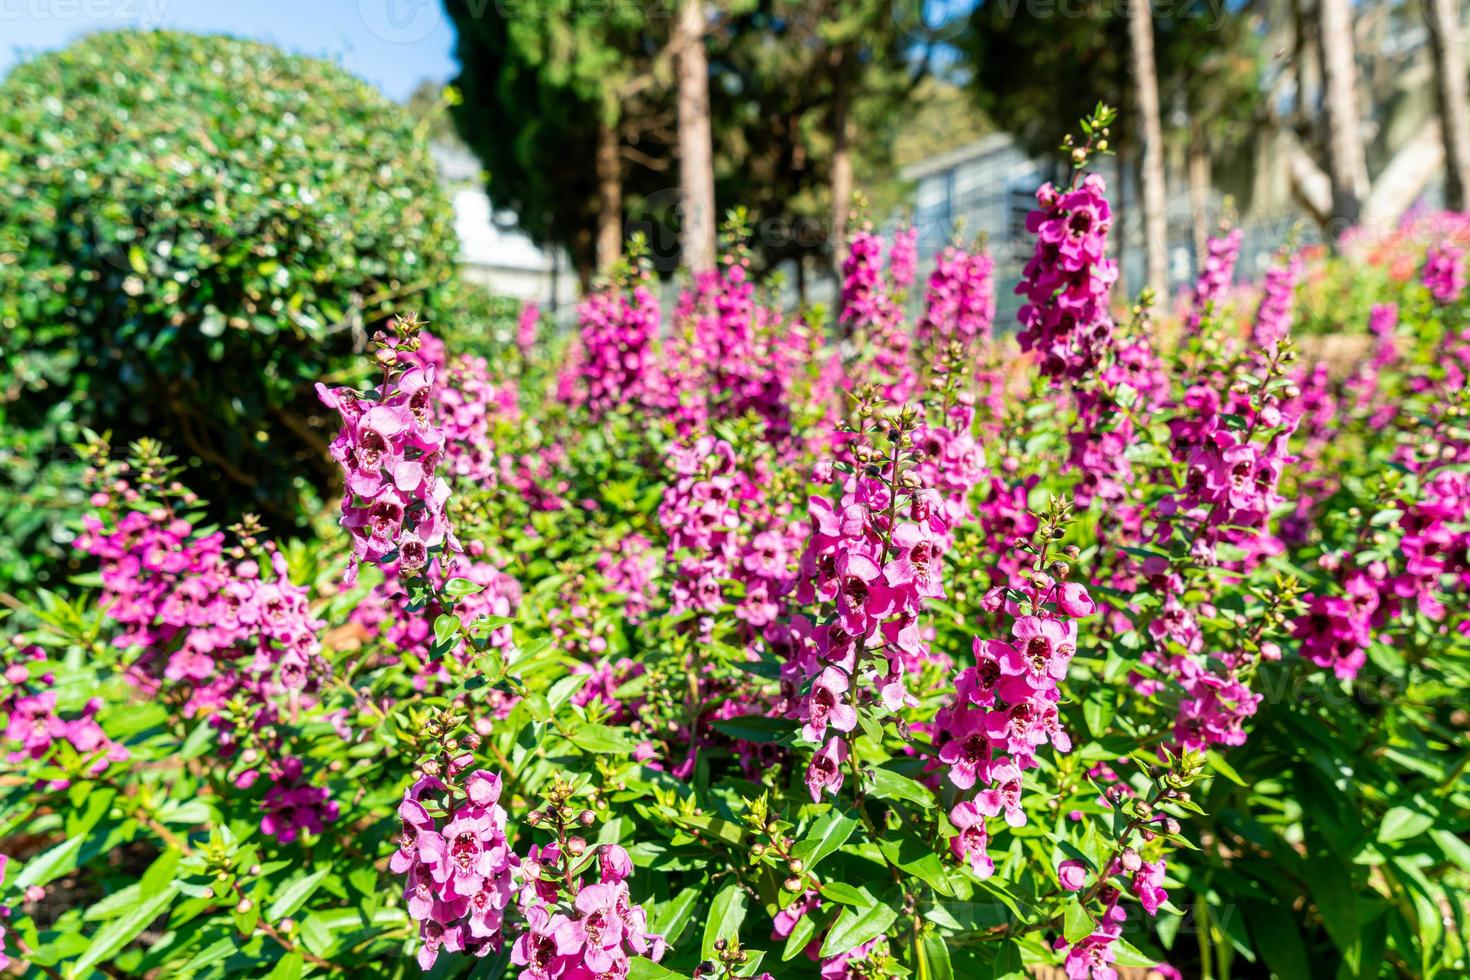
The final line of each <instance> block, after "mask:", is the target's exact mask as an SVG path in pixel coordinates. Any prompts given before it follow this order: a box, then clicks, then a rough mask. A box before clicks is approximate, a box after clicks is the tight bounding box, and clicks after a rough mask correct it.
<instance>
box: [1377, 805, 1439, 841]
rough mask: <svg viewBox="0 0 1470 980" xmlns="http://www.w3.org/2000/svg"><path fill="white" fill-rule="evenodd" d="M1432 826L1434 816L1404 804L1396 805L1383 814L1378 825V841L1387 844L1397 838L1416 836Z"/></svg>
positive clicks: (1406, 838)
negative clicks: (1381, 821) (1381, 820)
mask: <svg viewBox="0 0 1470 980" xmlns="http://www.w3.org/2000/svg"><path fill="white" fill-rule="evenodd" d="M1433 826H1434V817H1433V816H1431V815H1430V814H1428V813H1424V812H1423V811H1421V810H1415V809H1411V808H1409V807H1406V806H1396V807H1394V808H1393V809H1391V810H1389V811H1388V812H1387V813H1385V814H1384V815H1383V823H1381V824H1379V825H1378V842H1379V843H1380V844H1389V843H1392V842H1393V841H1397V840H1408V839H1409V838H1410V837H1418V836H1419V835H1420V834H1422V833H1424V831H1426V830H1428V829H1429V828H1430V827H1433Z"/></svg>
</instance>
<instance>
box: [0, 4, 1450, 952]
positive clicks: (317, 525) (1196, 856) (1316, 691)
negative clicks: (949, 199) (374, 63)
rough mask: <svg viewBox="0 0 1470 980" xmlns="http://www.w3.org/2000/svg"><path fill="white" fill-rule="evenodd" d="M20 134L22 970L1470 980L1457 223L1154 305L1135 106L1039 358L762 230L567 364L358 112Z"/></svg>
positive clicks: (883, 258) (1035, 339) (1031, 285)
mask: <svg viewBox="0 0 1470 980" xmlns="http://www.w3.org/2000/svg"><path fill="white" fill-rule="evenodd" d="M0 96H3V98H0V196H3V197H4V198H5V199H6V203H5V204H4V205H3V207H0V326H3V328H4V334H5V340H4V341H3V344H4V354H5V356H4V357H3V359H0V382H3V384H0V388H3V391H4V394H3V396H0V422H3V436H0V449H3V452H0V493H3V495H4V496H3V498H0V499H3V500H4V503H5V505H6V506H5V507H4V513H3V515H0V526H3V529H4V530H3V533H0V586H3V592H0V602H3V616H4V619H3V622H4V626H5V628H6V632H7V634H8V636H7V642H6V645H5V653H4V663H3V668H4V676H3V679H0V760H3V762H0V972H5V971H6V970H8V971H9V972H10V973H14V974H16V975H19V976H26V977H50V978H69V980H70V978H90V977H99V976H100V977H175V976H178V977H232V976H249V977H271V978H288V980H292V978H297V977H303V976H317V977H328V976H373V977H419V976H430V977H436V978H437V977H461V976H463V977H500V976H505V977H517V978H522V980H552V978H567V980H605V978H624V977H627V978H632V980H679V978H683V980H694V978H704V980H714V978H718V980H730V978H735V977H752V978H765V980H775V978H780V980H785V978H794V980H802V978H822V980H847V978H852V980H858V978H863V980H875V978H910V977H912V978H920V980H953V978H963V980H969V978H1002V977H1028V976H1029V977H1051V976H1065V977H1068V978H1069V980H1084V978H1096V980H1116V978H1119V977H1123V978H1143V977H1160V976H1162V977H1176V978H1178V977H1209V978H1224V977H1229V976H1237V977H1268V976H1276V977H1282V978H1308V977H1321V978H1336V977H1344V978H1346V977H1363V976H1368V977H1376V976H1391V977H1425V978H1427V977H1458V976H1465V975H1467V973H1470V957H1467V950H1466V939H1465V936H1466V918H1467V914H1470V905H1467V900H1466V896H1467V892H1470V779H1467V775H1466V770H1467V767H1470V739H1467V732H1470V713H1467V709H1466V705H1465V701H1464V694H1463V692H1464V691H1465V690H1466V689H1467V684H1470V604H1467V593H1470V393H1467V392H1470V386H1467V384H1466V377H1467V372H1470V294H1467V279H1466V276H1467V256H1470V217H1467V216H1466V215H1465V214H1463V213H1460V212H1454V211H1435V210H1420V211H1418V212H1415V213H1412V214H1410V215H1409V216H1408V217H1406V218H1404V219H1403V220H1402V221H1399V222H1396V223H1394V224H1393V226H1392V227H1391V228H1384V227H1381V226H1380V227H1376V228H1367V227H1364V228H1359V229H1350V230H1348V231H1346V232H1345V233H1344V234H1342V235H1341V236H1340V238H1339V239H1337V240H1336V241H1334V242H1331V243H1329V244H1330V246H1331V247H1328V246H1323V245H1308V244H1299V243H1298V242H1296V241H1293V240H1290V239H1288V241H1287V242H1286V243H1285V244H1284V245H1282V246H1281V247H1280V248H1279V249H1278V250H1276V252H1275V254H1274V257H1273V260H1272V262H1271V263H1270V266H1269V268H1268V269H1267V270H1266V271H1265V272H1264V274H1263V275H1261V276H1258V277H1257V276H1252V275H1250V274H1249V273H1248V272H1247V271H1246V270H1244V269H1238V268H1237V264H1238V263H1237V260H1238V255H1239V253H1240V250H1241V248H1242V232H1241V230H1240V229H1239V228H1238V227H1233V226H1232V225H1231V224H1230V223H1229V222H1221V223H1220V224H1219V225H1218V226H1217V227H1212V228H1210V229H1209V231H1210V234H1209V239H1208V249H1207V253H1206V254H1205V255H1204V256H1202V259H1201V261H1200V262H1199V268H1198V270H1197V272H1196V274H1195V275H1194V276H1193V277H1192V279H1193V284H1192V286H1189V287H1187V288H1185V289H1182V290H1179V291H1176V292H1172V293H1160V292H1158V291H1156V290H1154V289H1150V288H1144V289H1142V290H1141V291H1140V292H1137V293H1135V294H1132V295H1130V294H1128V293H1127V291H1126V290H1125V288H1124V286H1123V283H1122V281H1120V276H1119V268H1118V263H1117V260H1116V257H1115V253H1114V250H1115V248H1116V245H1117V234H1118V228H1117V227H1116V226H1115V222H1114V217H1115V216H1114V214H1113V211H1112V204H1113V202H1114V201H1115V200H1116V190H1115V188H1113V187H1112V186H1110V184H1109V183H1108V181H1107V179H1106V177H1105V175H1104V174H1105V171H1106V167H1107V163H1108V160H1109V154H1110V150H1111V148H1112V144H1113V143H1115V142H1116V141H1117V140H1118V139H1119V132H1118V125H1119V122H1118V119H1117V118H1116V114H1115V113H1114V111H1113V110H1111V109H1109V108H1107V107H1106V106H1103V105H1098V106H1097V108H1096V109H1094V110H1093V111H1092V112H1090V113H1088V114H1087V115H1086V116H1085V117H1084V118H1081V119H1077V120H1068V123H1067V125H1068V126H1069V128H1070V131H1071V134H1072V135H1071V137H1070V139H1069V141H1068V143H1067V144H1066V146H1065V147H1064V149H1063V150H1062V151H1061V152H1060V153H1059V154H1057V160H1058V161H1059V163H1058V166H1059V168H1060V169H1059V173H1060V177H1059V178H1058V179H1057V180H1056V181H1053V182H1046V183H1044V184H1042V185H1041V186H1039V187H1035V188H1032V190H1034V196H1033V197H1032V198H1031V200H1030V202H1029V208H1028V213H1027V214H1026V216H1025V222H1024V229H1025V232H1024V233H1025V236H1026V243H1027V246H1026V252H1025V255H1024V256H1023V257H1022V259H1021V261H1020V262H1019V263H1017V265H1018V266H1019V268H1018V270H1016V271H1018V272H1019V275H1020V285H1019V287H1017V290H1016V292H1017V296H1018V298H1019V302H1020V307H1019V311H1018V312H1017V313H1016V314H1015V316H1014V317H1009V316H1001V315H999V314H998V313H997V309H998V307H1007V308H1010V307H1012V306H1014V304H1011V303H1008V302H1005V300H1006V299H1007V297H1002V296H1000V295H999V293H1000V289H1001V283H1002V282H1004V281H1005V277H1006V276H1008V275H1010V274H1011V270H1007V269H1005V268H1003V267H1002V266H1003V265H1004V263H1007V262H1009V261H1010V258H1009V257H1007V256H1006V255H1004V254H1002V253H999V252H997V251H994V250H992V249H990V248H989V247H988V245H987V243H985V242H983V241H980V240H977V238H976V237H974V236H970V237H966V236H965V235H964V234H963V233H962V232H961V233H960V234H957V235H955V236H954V237H953V238H952V240H951V241H950V242H949V243H948V244H947V245H945V246H944V247H943V248H941V249H939V250H938V251H937V253H936V254H935V255H934V256H933V258H932V260H931V259H928V258H927V257H926V259H925V260H923V261H921V260H920V253H919V249H918V245H917V232H916V230H915V229H914V228H913V227H910V226H905V225H903V224H899V225H898V226H897V227H890V226H888V225H887V224H885V223H884V222H881V221H878V220H876V218H875V216H874V215H871V214H864V213H862V212H861V211H859V212H857V213H855V214H854V215H853V216H852V218H851V220H850V221H849V222H848V224H847V227H846V230H845V247H844V249H843V254H842V257H841V262H840V283H839V288H838V290H837V292H836V294H835V296H834V298H833V301H832V303H831V304H830V306H826V307H824V306H822V305H819V304H815V303H806V304H793V303H791V302H790V301H789V295H788V293H787V292H785V291H783V289H782V284H781V283H779V282H777V281H774V280H772V279H771V278H769V277H766V276H764V275H762V274H761V272H762V271H763V268H764V267H763V265H762V263H761V262H760V261H759V257H758V256H757V255H756V254H755V249H756V245H757V244H758V243H757V242H756V238H757V237H758V236H757V234H756V231H755V230H754V228H753V226H752V221H751V218H750V216H749V215H748V214H747V213H746V212H745V211H744V210H742V209H739V208H736V209H733V210H730V211H727V212H726V213H725V215H724V217H723V219H722V220H721V222H720V225H719V228H718V233H717V234H718V248H717V250H716V254H715V257H714V259H713V261H712V262H710V263H709V264H708V266H707V267H705V268H700V269H698V270H697V271H695V272H693V273H689V272H681V273H679V274H677V275H676V276H675V277H673V278H667V277H665V276H664V275H663V273H662V272H661V270H660V268H659V267H658V262H657V259H658V258H659V257H658V256H657V255H655V254H654V253H653V251H652V248H651V246H650V243H649V242H648V241H647V240H646V239H645V238H643V237H641V236H638V235H634V236H632V238H631V239H629V240H628V241H627V242H626V244H625V245H624V246H623V247H622V248H621V249H620V257H619V258H618V259H617V260H616V261H615V262H612V263H610V264H609V265H608V266H607V268H606V270H605V272H604V273H599V274H598V275H596V276H595V277H593V278H592V279H591V281H590V283H589V288H588V289H587V290H586V291H585V294H584V295H583V296H582V297H581V299H580V300H579V302H578V303H577V305H576V309H575V316H574V319H573V322H572V323H571V324H570V327H569V328H568V329H561V328H559V327H558V325H557V323H556V322H555V320H554V318H552V317H551V316H549V315H548V314H546V313H544V312H543V311H542V310H540V309H538V308H537V306H535V305H534V304H524V305H522V304H517V303H511V302H508V301H504V300H498V299H495V298H492V297H490V296H487V295H485V294H484V293H483V292H482V291H479V290H477V289H476V288H474V287H472V286H470V285H469V284H467V283H466V282H464V281H463V280H461V279H460V277H459V276H458V275H457V273H456V268H455V260H454V255H455V249H456V247H457V246H456V244H455V242H454V241H453V234H454V231H453V225H454V218H453V212H452V211H451V209H450V207H449V203H448V201H447V199H446V196H445V194H444V191H443V190H442V189H441V187H440V186H439V185H438V183H437V181H436V178H435V174H434V171H433V164H432V161H431V160H430V158H429V154H428V150H427V148H426V144H425V141H424V133H423V126H422V125H420V124H418V123H416V121H415V120H414V119H413V118H412V117H411V116H409V115H408V114H407V113H406V112H405V111H404V110H403V109H402V108H401V107H398V106H395V105H392V104H390V103H388V102H387V101H386V100H385V99H384V98H383V97H382V96H381V95H380V94H378V93H377V92H376V91H374V90H373V89H372V88H371V87H370V86H368V85H366V84H365V83H362V82H360V81H358V80H356V79H354V78H352V77H351V76H350V75H349V74H348V73H346V72H343V71H341V70H339V69H337V68H335V67H334V66H331V65H327V64H324V63H322V62H317V61H314V60H311V59H306V58H300V57H296V56H293V55H285V54H282V53H281V52H279V51H277V50H275V49H273V48H270V47H268V46H265V45H261V44H256V43H254V42H249V41H241V40H233V39H228V38H222V37H198V36H194V35H188V34H180V33H174V32H152V33H134V32H116V33H109V34H98V35H94V36H92V37H90V38H87V39H85V40H83V41H81V42H78V43H76V44H74V45H72V46H70V47H68V48H66V49H64V50H62V51H60V52H56V53H51V54H45V55H41V56H38V57H36V58H35V59H33V60H31V61H28V62H26V63H24V64H22V65H20V66H19V67H17V68H16V69H15V70H14V71H13V72H12V73H11V74H10V75H9V76H8V77H7V78H6V79H5V80H4V81H3V83H0ZM493 186H494V185H493V183H492V187H493ZM665 279H667V282H672V283H673V284H674V285H673V287H666V282H665ZM671 297H672V298H671ZM7 964H8V965H7Z"/></svg>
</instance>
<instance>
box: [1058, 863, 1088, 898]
mask: <svg viewBox="0 0 1470 980" xmlns="http://www.w3.org/2000/svg"><path fill="white" fill-rule="evenodd" d="M1057 881H1058V882H1059V883H1060V884H1061V886H1062V887H1063V888H1065V889H1066V890H1067V891H1069V892H1076V891H1081V890H1082V886H1083V885H1085V884H1087V866H1086V865H1084V864H1083V863H1082V862H1081V861H1063V862H1062V863H1061V864H1059V865H1057Z"/></svg>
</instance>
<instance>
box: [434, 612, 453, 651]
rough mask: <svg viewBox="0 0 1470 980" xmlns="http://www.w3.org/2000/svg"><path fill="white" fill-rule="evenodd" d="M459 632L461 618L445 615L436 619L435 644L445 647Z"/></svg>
mask: <svg viewBox="0 0 1470 980" xmlns="http://www.w3.org/2000/svg"><path fill="white" fill-rule="evenodd" d="M458 632H459V617H458V616H455V615H452V614H450V613H443V614H441V615H440V616H438V617H436V618H435V619H434V642H435V643H436V644H437V645H439V646H444V645H445V644H446V643H448V642H449V641H450V640H452V639H453V638H454V635H455V634H456V633H458Z"/></svg>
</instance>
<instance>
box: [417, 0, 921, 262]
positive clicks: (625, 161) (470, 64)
mask: <svg viewBox="0 0 1470 980" xmlns="http://www.w3.org/2000/svg"><path fill="white" fill-rule="evenodd" d="M706 6H707V7H708V8H709V11H710V17H709V30H708V37H707V39H706V41H705V43H706V45H707V47H708V58H709V61H710V72H711V78H712V84H711V90H710V108H711V127H712V130H713V143H714V156H715V176H716V197H717V198H718V199H719V200H727V201H740V202H743V206H744V207H745V208H746V209H747V210H748V211H749V212H750V214H751V215H752V216H753V220H754V222H755V223H756V225H757V226H758V227H760V228H761V229H762V234H761V235H759V236H758V240H756V241H754V242H753V243H752V245H753V248H754V250H755V255H756V258H757V259H758V261H760V262H761V263H762V264H763V265H768V264H774V263H776V262H779V261H781V260H782V259H786V258H790V257H793V256H797V255H803V254H810V253H811V251H812V249H813V248H817V247H822V246H825V245H827V244H830V243H828V241H827V238H828V235H829V231H830V229H829V228H828V225H829V218H830V215H831V213H832V201H831V191H830V179H831V161H832V154H833V145H834V141H833V139H832V132H833V122H834V112H835V109H834V107H835V105H836V103H837V102H838V100H839V99H846V100H847V102H848V104H849V109H848V112H849V115H850V117H851V119H852V121H853V122H854V124H855V127H856V131H857V133H858V134H859V137H858V138H857V139H854V140H853V141H852V147H851V151H852V153H853V155H854V158H855V161H854V162H855V171H856V173H857V174H858V176H859V178H860V179H865V180H868V181H870V182H876V181H879V180H884V179H886V178H887V177H888V175H889V174H891V173H892V169H893V168H892V161H893V156H894V152H895V149H896V147H897V145H898V143H899V142H900V139H901V129H902V121H903V120H904V119H905V115H904V112H903V109H905V108H906V107H907V106H908V105H909V104H910V103H911V102H912V101H913V90H914V85H915V83H916V81H917V80H918V79H919V78H922V77H923V74H924V71H925V68H926V65H927V60H926V58H925V57H924V52H925V49H926V44H925V43H924V40H923V38H922V35H915V34H911V33H907V32H906V31H905V29H904V28H905V26H906V21H904V20H903V19H902V18H896V17H895V16H894V11H893V10H892V9H891V8H890V5H889V4H887V3H873V2H863V3H852V2H846V3H834V2H830V0H823V2H818V3H812V2H806V0H803V2H788V0H776V2H750V0H733V2H720V3H709V4H707V5H706ZM446 8H447V10H448V12H449V14H450V16H451V17H452V18H453V19H454V22H455V25H456V29H457V31H458V41H457V45H458V47H457V50H458V53H459V60H460V73H459V76H458V77H457V79H456V80H455V84H456V85H457V86H458V87H459V89H461V90H462V92H463V95H464V97H463V101H462V102H461V103H460V104H459V105H457V106H456V107H455V109H454V112H453V114H454V119H455V123H456V125H457V127H458V130H459V132H460V134H461V136H462V137H463V138H464V140H465V141H466V142H467V143H468V144H469V145H470V146H471V148H473V149H474V150H475V152H476V153H477V154H478V155H479V157H480V159H481V160H483V161H484V162H485V166H486V169H487V171H488V173H489V182H488V186H487V191H488V193H489V194H490V196H491V198H492V199H493V200H494V201H495V202H496V204H497V206H499V207H502V208H505V209H507V210H509V211H512V212H514V213H515V214H516V216H517V220H518V222H519V224H520V227H521V228H523V229H524V230H525V231H526V232H527V233H528V234H529V235H531V237H532V238H534V239H535V240H537V241H538V242H541V243H555V244H559V245H562V246H565V247H566V248H568V249H569V251H570V253H571V255H572V256H573V260H574V262H575V263H576V264H577V266H578V268H579V269H581V270H583V272H584V279H585V278H590V273H591V269H592V261H593V241H594V235H595V228H596V218H597V214H598V192H599V188H598V184H597V175H596V174H595V172H594V170H593V168H592V167H590V166H589V165H588V161H591V160H593V159H594V158H595V156H596V147H597V139H598V127H599V125H601V124H606V125H610V126H612V127H613V128H614V129H615V130H616V132H617V134H618V139H619V145H620V147H621V148H622V160H621V172H622V182H623V188H622V211H623V223H624V227H626V228H632V229H638V230H641V231H642V232H643V234H644V235H645V237H646V238H647V239H648V240H649V244H650V248H651V249H652V252H653V257H654V259H655V260H656V261H657V262H658V264H659V268H660V271H662V272H671V271H673V269H674V268H675V266H676V265H677V251H678V249H677V238H678V236H677V227H676V226H677V222H678V220H679V219H678V214H677V209H678V204H679V200H678V195H677V184H678V180H677V173H678V170H677V167H678V161H677V159H676V155H675V150H674V144H675V140H674V135H673V131H674V125H675V123H674V120H675V109H674V106H675V91H674V87H673V70H672V64H673V61H672V59H673V52H672V50H671V48H670V29H671V26H672V23H673V19H674V11H675V9H676V5H675V4H674V3H672V2H665V0H659V2H655V3H651V4H641V5H625V4H613V5H610V6H602V5H585V4H578V3H571V2H561V3H553V4H549V5H548V4H536V5H505V6H498V7H496V8H494V9H493V10H482V9H481V8H480V6H479V5H477V4H475V3H473V2H469V0H453V2H450V3H448V4H447V5H446ZM839 90H840V92H841V94H840V95H839ZM896 198H897V195H894V194H888V195H886V196H885V199H882V200H877V202H876V203H879V204H891V203H896Z"/></svg>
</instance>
